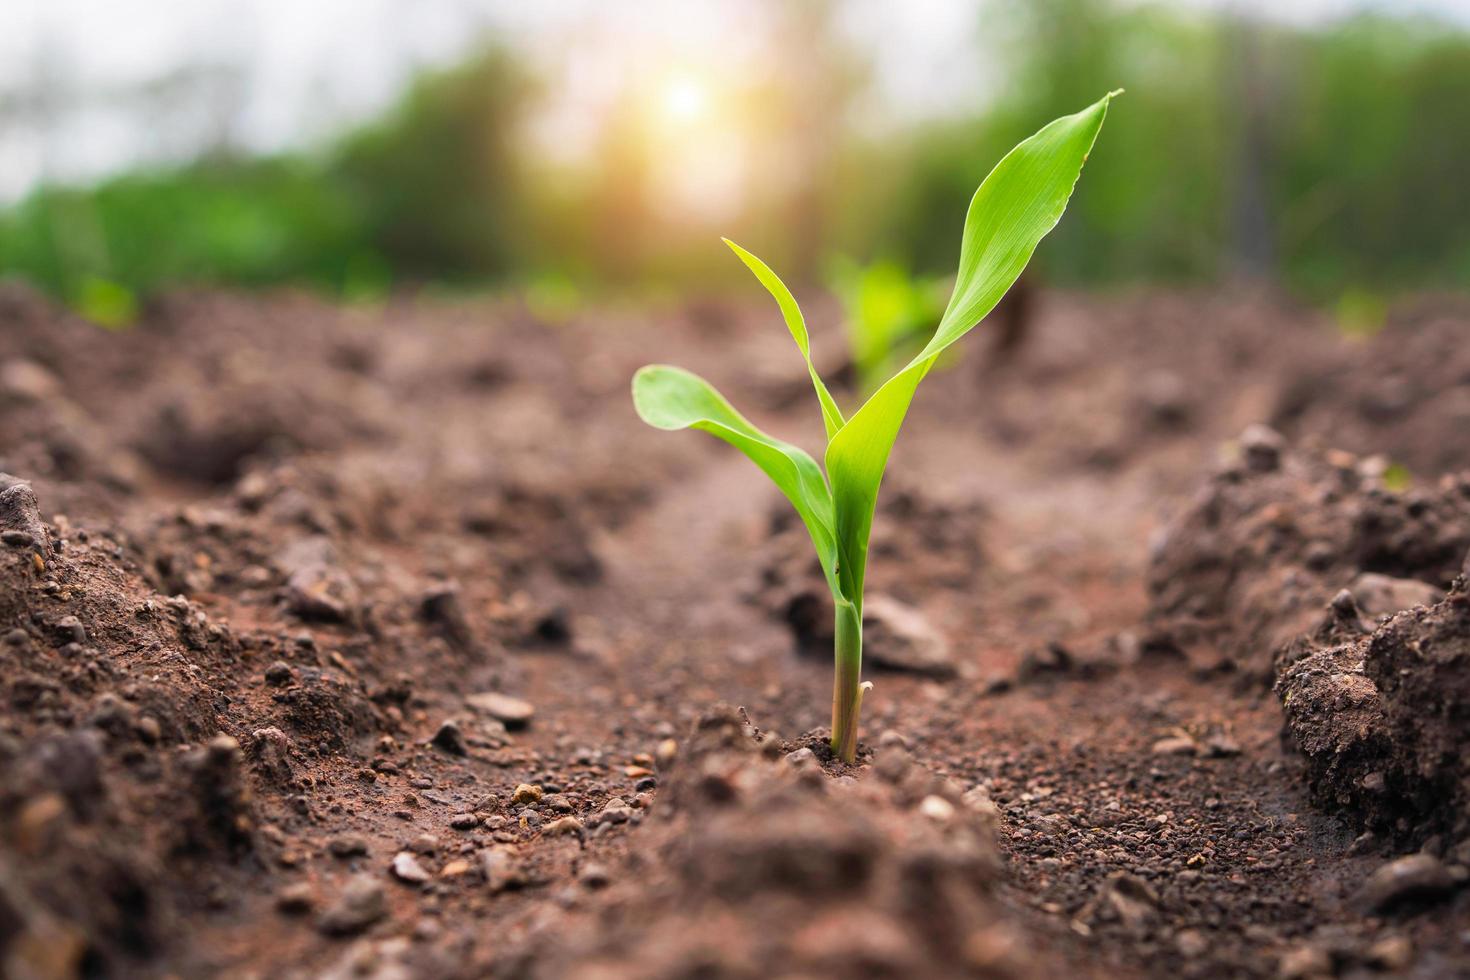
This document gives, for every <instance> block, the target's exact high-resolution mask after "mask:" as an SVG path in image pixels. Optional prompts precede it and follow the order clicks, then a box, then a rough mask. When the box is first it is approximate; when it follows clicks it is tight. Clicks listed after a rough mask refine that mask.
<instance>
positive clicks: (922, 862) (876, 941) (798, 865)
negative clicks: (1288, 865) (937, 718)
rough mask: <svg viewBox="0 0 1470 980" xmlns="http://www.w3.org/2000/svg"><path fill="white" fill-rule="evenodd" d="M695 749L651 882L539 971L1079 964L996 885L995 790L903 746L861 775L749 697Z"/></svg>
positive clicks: (665, 805) (672, 795)
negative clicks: (770, 722) (748, 713)
mask: <svg viewBox="0 0 1470 980" xmlns="http://www.w3.org/2000/svg"><path fill="white" fill-rule="evenodd" d="M687 746H688V747H687V749H686V750H685V751H684V753H683V755H682V756H681V758H680V759H679V761H678V763H677V765H676V767H675V769H674V773H673V777H672V779H671V780H670V781H669V782H668V784H667V786H666V788H665V789H664V790H663V791H662V799H661V801H660V804H659V807H658V810H657V811H656V814H655V820H654V821H653V825H652V826H651V827H650V829H649V831H648V834H649V837H650V840H649V842H648V843H649V844H650V845H651V846H652V848H653V849H654V850H655V851H656V852H657V853H659V854H661V855H663V860H662V861H661V862H660V863H659V865H658V866H656V867H651V868H649V869H648V871H647V874H646V876H645V878H644V880H642V881H640V882H639V883H638V887H637V888H636V889H634V888H628V887H626V886H625V887H621V888H618V889H615V890H614V892H612V893H611V894H610V898H611V899H612V900H613V902H614V905H613V906H612V909H611V910H610V911H609V913H608V914H607V915H605V916H604V917H603V918H602V919H601V920H600V921H598V922H596V923H595V924H589V927H588V928H587V929H586V930H585V932H584V933H583V934H582V935H580V936H577V938H576V939H575V940H574V941H573V943H572V945H571V946H566V945H564V940H563V941H562V942H563V945H561V946H560V947H559V948H556V949H549V950H547V953H546V955H544V956H537V957H535V958H534V962H535V963H537V964H538V968H537V969H536V970H535V971H534V972H536V973H537V974H538V975H546V976H567V977H607V978H615V977H629V978H632V977H670V978H671V977H687V976H695V975H698V976H721V977H725V976H728V977H736V976H739V977H744V976H750V977H774V976H822V975H826V976H872V977H912V976H933V977H944V976H973V975H977V974H980V975H988V976H1011V975H1037V974H1040V973H1045V972H1051V971H1054V970H1057V969H1063V965H1062V963H1061V961H1059V960H1057V959H1056V957H1055V955H1054V954H1053V955H1051V956H1048V954H1047V951H1046V950H1044V949H1039V948H1037V947H1036V946H1035V945H1033V944H1032V943H1031V942H1029V941H1028V939H1027V937H1026V935H1025V931H1024V928H1023V927H1021V926H1020V925H1019V924H1018V923H1017V922H1016V921H1015V920H1014V915H1012V914H1009V913H1007V912H1006V911H1005V909H1004V908H1003V906H1001V905H1000V903H999V902H998V901H997V899H996V897H995V894H994V892H995V888H996V885H997V882H998V880H999V874H1000V855H999V852H998V851H997V850H996V847H995V843H994V839H993V827H994V821H995V819H996V815H997V811H996V809H995V805H994V804H993V803H991V802H990V800H989V798H988V797H986V796H985V795H984V793H983V792H978V791H972V792H970V793H965V792H963V791H962V790H961V788H960V787H958V786H956V785H955V784H953V783H951V782H950V781H948V780H945V779H942V778H940V777H937V776H934V775H933V774H931V773H928V772H926V771H925V770H923V769H922V767H919V766H917V765H916V764H915V763H914V762H913V760H912V758H911V757H910V756H908V754H907V753H905V752H903V751H902V750H901V749H896V748H895V749H892V750H885V752H884V753H883V757H882V758H881V759H880V761H879V762H878V764H877V773H878V775H879V777H880V778H878V779H876V780H875V779H865V780H861V781H859V780H855V779H853V778H852V776H850V775H844V774H840V773H839V772H838V771H837V770H836V769H833V768H832V767H834V766H836V764H835V763H833V762H831V761H830V758H831V756H830V752H829V751H827V750H826V748H825V745H823V743H822V742H821V741H820V739H815V738H814V739H812V740H810V742H809V744H801V743H800V742H798V743H786V742H781V741H780V740H779V739H775V738H772V737H770V736H765V735H763V734H762V733H760V732H758V731H756V730H755V729H753V728H752V727H751V726H750V725H749V724H748V723H747V722H746V721H745V720H744V718H743V717H742V716H741V715H738V714H737V713H736V712H734V711H733V710H723V711H717V712H715V713H712V714H710V715H708V716H706V717H704V718H702V719H701V720H700V721H699V723H698V725H697V727H696V731H695V732H694V735H693V737H692V738H691V739H689V741H688V743H687ZM814 749H815V750H816V751H815V752H814V751H813V750H814ZM824 757H825V758H826V759H827V760H828V761H827V762H826V763H825V765H827V766H828V767H829V769H830V770H831V771H823V768H822V767H823V764H824V763H823V758H824ZM837 769H840V767H837ZM574 935H575V934H574Z"/></svg>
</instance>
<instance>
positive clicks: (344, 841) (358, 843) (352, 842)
mask: <svg viewBox="0 0 1470 980" xmlns="http://www.w3.org/2000/svg"><path fill="white" fill-rule="evenodd" d="M327 850H328V851H329V852H331V855H332V857H335V858H341V859H343V860H346V859H347V858H354V857H362V856H363V855H364V854H366V853H367V852H368V843H367V841H366V840H365V839H364V838H362V837H358V836H357V835H356V834H342V835H341V836H339V837H333V838H332V839H331V840H329V841H327Z"/></svg>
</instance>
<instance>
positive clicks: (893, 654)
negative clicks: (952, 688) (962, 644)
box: [863, 594, 956, 677]
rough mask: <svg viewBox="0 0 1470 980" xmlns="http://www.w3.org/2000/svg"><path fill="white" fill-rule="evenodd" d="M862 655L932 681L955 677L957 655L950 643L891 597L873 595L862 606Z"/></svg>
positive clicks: (914, 611) (909, 608)
mask: <svg viewBox="0 0 1470 980" xmlns="http://www.w3.org/2000/svg"><path fill="white" fill-rule="evenodd" d="M863 641H864V649H863V654H864V655H865V656H866V657H867V659H868V660H869V661H871V662H872V663H875V664H879V665H881V666H884V667H889V668H891V669H894V670H904V671H909V672H911V673H916V674H925V675H928V676H930V677H952V676H954V674H955V669H956V668H955V660H954V654H953V652H952V651H951V648H950V645H949V641H948V640H947V639H946V638H945V636H944V634H942V633H940V632H939V631H938V630H937V629H935V628H934V626H933V625H932V624H931V623H930V622H929V620H928V618H927V617H925V615H924V614H923V613H922V612H920V611H919V610H918V609H916V608H914V607H913V606H910V605H908V604H907V603H905V602H900V601H899V600H898V599H895V598H893V597H892V596H888V595H882V594H878V595H870V596H869V597H868V598H867V601H866V602H864V603H863Z"/></svg>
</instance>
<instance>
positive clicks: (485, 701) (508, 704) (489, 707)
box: [465, 691, 536, 729]
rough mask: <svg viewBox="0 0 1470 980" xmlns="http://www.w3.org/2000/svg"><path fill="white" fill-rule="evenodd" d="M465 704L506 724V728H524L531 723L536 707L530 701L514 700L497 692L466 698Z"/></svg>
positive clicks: (486, 692)
mask: <svg viewBox="0 0 1470 980" xmlns="http://www.w3.org/2000/svg"><path fill="white" fill-rule="evenodd" d="M465 703H466V704H468V705H469V706H470V707H471V708H474V709H475V710H476V711H479V712H481V713H483V714H487V715H489V716H490V717H491V718H494V719H496V720H498V721H501V722H504V723H505V727H506V728H511V729H515V728H524V727H526V726H527V725H529V724H530V723H531V717H532V716H533V715H534V714H535V713H536V706H535V705H533V704H531V702H529V701H522V700H521V699H520V698H513V697H510V696H509V695H507V694H498V693H496V692H495V691H483V692H481V693H479V694H471V695H470V696H469V697H467V698H465Z"/></svg>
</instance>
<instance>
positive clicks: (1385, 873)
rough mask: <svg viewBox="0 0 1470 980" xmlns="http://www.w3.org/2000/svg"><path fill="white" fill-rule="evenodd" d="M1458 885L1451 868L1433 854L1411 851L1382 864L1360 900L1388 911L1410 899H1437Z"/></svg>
mask: <svg viewBox="0 0 1470 980" xmlns="http://www.w3.org/2000/svg"><path fill="white" fill-rule="evenodd" d="M1454 888H1455V878H1454V876H1453V875H1452V874H1450V871H1449V869H1448V868H1446V867H1445V866H1444V864H1443V862H1441V861H1440V860H1439V858H1436V857H1434V856H1433V855H1430V854H1410V855H1408V856H1407V857H1401V858H1397V859H1395V860H1393V861H1389V862H1388V863H1387V864H1385V865H1383V866H1382V867H1380V868H1379V869H1378V870H1377V871H1375V872H1373V874H1371V875H1369V876H1368V880H1367V881H1366V882H1364V883H1363V887H1362V888H1361V889H1360V890H1359V892H1358V904H1359V905H1360V906H1362V907H1363V908H1364V909H1367V910H1368V911H1370V912H1382V911H1386V910H1388V909H1390V908H1392V907H1394V906H1395V905H1398V904H1399V903H1401V902H1404V901H1407V900H1409V899H1436V898H1442V897H1444V896H1445V895H1448V894H1449V893H1450V892H1451V891H1453V890H1454Z"/></svg>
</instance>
